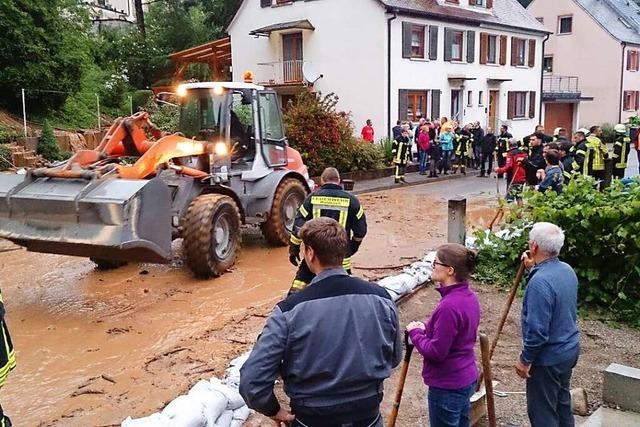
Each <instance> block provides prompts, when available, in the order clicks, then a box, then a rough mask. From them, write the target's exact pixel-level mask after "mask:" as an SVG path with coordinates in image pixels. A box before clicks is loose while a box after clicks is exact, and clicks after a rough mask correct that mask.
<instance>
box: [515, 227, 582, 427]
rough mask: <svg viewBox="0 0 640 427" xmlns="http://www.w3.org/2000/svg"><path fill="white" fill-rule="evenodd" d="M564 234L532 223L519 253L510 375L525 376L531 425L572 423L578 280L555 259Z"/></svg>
mask: <svg viewBox="0 0 640 427" xmlns="http://www.w3.org/2000/svg"><path fill="white" fill-rule="evenodd" d="M562 245H564V233H563V232H562V229H560V227H558V226H557V225H555V224H551V223H548V222H538V223H536V224H534V225H533V228H532V229H531V231H530V233H529V250H528V251H526V252H525V253H523V254H522V260H523V262H524V264H525V266H526V267H527V268H528V269H529V270H530V272H529V277H528V283H527V289H526V291H525V293H524V299H523V301H522V341H523V346H522V352H521V353H520V358H519V359H518V361H517V362H516V365H515V369H516V373H517V374H518V375H519V376H520V377H522V378H525V379H526V380H527V410H528V414H529V420H530V421H531V425H532V427H547V426H559V427H573V426H574V419H573V414H572V413H571V395H570V392H569V391H570V382H571V373H572V371H573V368H574V367H575V366H576V363H577V361H578V355H579V353H580V334H579V332H578V326H577V324H576V318H577V305H578V302H577V299H578V278H577V276H576V273H575V272H574V271H573V268H571V266H570V265H569V264H567V263H564V262H562V261H560V260H559V259H558V254H559V253H560V250H561V249H562Z"/></svg>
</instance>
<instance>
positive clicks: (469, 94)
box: [467, 90, 473, 107]
mask: <svg viewBox="0 0 640 427" xmlns="http://www.w3.org/2000/svg"><path fill="white" fill-rule="evenodd" d="M467 107H473V91H470V90H468V91H467Z"/></svg>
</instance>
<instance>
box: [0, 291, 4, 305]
mask: <svg viewBox="0 0 640 427" xmlns="http://www.w3.org/2000/svg"><path fill="white" fill-rule="evenodd" d="M0 304H4V298H2V292H0Z"/></svg>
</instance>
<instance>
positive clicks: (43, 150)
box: [38, 120, 61, 161]
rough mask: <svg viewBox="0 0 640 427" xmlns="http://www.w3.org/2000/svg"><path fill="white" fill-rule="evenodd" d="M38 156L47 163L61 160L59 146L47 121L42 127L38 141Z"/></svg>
mask: <svg viewBox="0 0 640 427" xmlns="http://www.w3.org/2000/svg"><path fill="white" fill-rule="evenodd" d="M38 154H40V155H41V156H42V157H44V158H45V159H47V160H49V161H56V160H60V159H61V153H60V146H59V145H58V140H57V139H56V136H55V134H54V133H53V128H52V127H51V124H50V123H49V121H48V120H45V121H44V124H43V126H42V135H40V138H39V139H38Z"/></svg>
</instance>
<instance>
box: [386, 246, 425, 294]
mask: <svg viewBox="0 0 640 427" xmlns="http://www.w3.org/2000/svg"><path fill="white" fill-rule="evenodd" d="M435 258H436V253H435V252H429V253H428V254H427V255H426V256H425V257H424V258H423V259H422V260H421V261H416V262H414V263H413V264H411V265H409V266H407V267H405V268H404V269H403V270H402V273H400V274H398V275H395V276H388V277H385V278H384V279H381V280H380V281H378V285H380V286H382V287H383V288H385V289H386V290H387V292H389V295H391V298H392V299H393V300H394V301H397V300H398V298H400V297H401V296H402V295H405V294H408V293H409V292H411V291H412V290H414V289H415V287H416V286H418V285H421V284H423V283H426V282H428V281H429V280H430V279H431V273H432V271H433V261H434V260H435Z"/></svg>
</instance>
